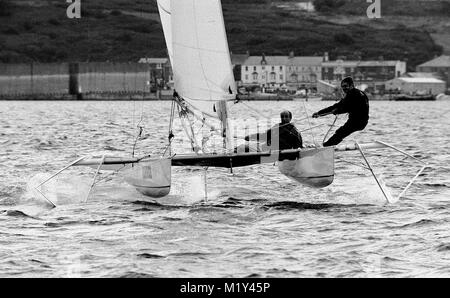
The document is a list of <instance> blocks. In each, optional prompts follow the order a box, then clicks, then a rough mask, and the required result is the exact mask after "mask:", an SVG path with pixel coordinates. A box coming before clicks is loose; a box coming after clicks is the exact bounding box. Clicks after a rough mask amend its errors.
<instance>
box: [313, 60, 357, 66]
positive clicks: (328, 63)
mask: <svg viewBox="0 0 450 298" xmlns="http://www.w3.org/2000/svg"><path fill="white" fill-rule="evenodd" d="M358 62H359V61H346V60H336V61H326V62H322V66H324V67H335V66H343V67H356V66H358Z"/></svg>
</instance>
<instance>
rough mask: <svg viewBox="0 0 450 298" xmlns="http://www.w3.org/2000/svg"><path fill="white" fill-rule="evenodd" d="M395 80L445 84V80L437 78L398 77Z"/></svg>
mask: <svg viewBox="0 0 450 298" xmlns="http://www.w3.org/2000/svg"><path fill="white" fill-rule="evenodd" d="M394 80H401V81H403V82H405V83H434V84H445V82H444V81H442V80H438V79H436V78H396V79H394Z"/></svg>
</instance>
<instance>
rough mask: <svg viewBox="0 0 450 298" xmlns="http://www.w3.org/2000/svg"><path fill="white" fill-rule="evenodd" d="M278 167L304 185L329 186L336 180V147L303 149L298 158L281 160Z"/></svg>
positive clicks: (314, 186) (284, 173)
mask: <svg viewBox="0 0 450 298" xmlns="http://www.w3.org/2000/svg"><path fill="white" fill-rule="evenodd" d="M278 169H279V170H280V172H281V173H282V174H283V175H285V176H287V177H288V178H290V179H292V180H294V181H296V182H298V183H301V184H303V185H306V186H309V187H313V188H323V187H327V186H328V185H330V184H331V183H333V180H334V147H326V148H318V149H311V150H305V151H301V152H300V157H299V158H298V159H295V160H282V161H280V162H279V163H278Z"/></svg>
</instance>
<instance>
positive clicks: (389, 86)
mask: <svg viewBox="0 0 450 298" xmlns="http://www.w3.org/2000/svg"><path fill="white" fill-rule="evenodd" d="M445 85H446V83H445V82H444V81H442V80H438V79H436V78H407V77H401V78H395V79H393V80H390V81H387V82H386V83H385V88H386V90H400V91H401V92H402V93H406V94H421V95H422V94H433V95H437V94H440V93H444V92H445V88H446V87H445Z"/></svg>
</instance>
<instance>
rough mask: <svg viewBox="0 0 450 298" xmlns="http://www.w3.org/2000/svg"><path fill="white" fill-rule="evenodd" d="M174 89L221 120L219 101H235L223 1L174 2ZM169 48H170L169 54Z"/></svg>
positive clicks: (189, 102)
mask: <svg viewBox="0 0 450 298" xmlns="http://www.w3.org/2000/svg"><path fill="white" fill-rule="evenodd" d="M170 4H171V5H170V9H171V26H172V32H171V34H169V35H168V34H167V33H166V30H165V33H164V34H165V35H166V40H168V39H169V38H172V50H173V63H172V64H173V72H174V80H175V90H176V92H177V93H178V94H179V95H180V96H181V98H183V99H184V100H185V101H186V102H187V103H188V104H189V105H190V106H191V107H193V108H194V109H197V110H199V111H200V112H202V113H203V114H205V115H207V116H209V117H213V118H216V119H217V118H219V116H218V114H217V109H218V107H217V106H218V105H216V102H217V101H230V100H234V99H235V98H236V83H235V81H234V76H233V70H232V65H231V58H230V52H229V49H228V41H227V38H226V32H225V25H224V19H223V14H222V5H221V2H220V0H182V1H180V0H171V2H170ZM170 48H171V47H170V46H168V49H169V51H170Z"/></svg>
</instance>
